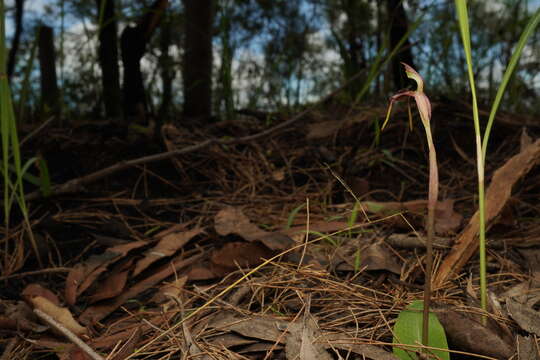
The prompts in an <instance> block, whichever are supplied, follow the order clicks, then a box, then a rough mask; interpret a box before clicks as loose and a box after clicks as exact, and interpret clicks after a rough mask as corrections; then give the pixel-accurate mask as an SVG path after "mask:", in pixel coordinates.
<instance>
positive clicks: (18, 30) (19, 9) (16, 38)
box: [7, 0, 24, 80]
mask: <svg viewBox="0 0 540 360" xmlns="http://www.w3.org/2000/svg"><path fill="white" fill-rule="evenodd" d="M23 14H24V0H15V33H14V34H13V40H12V41H11V49H9V58H8V64H7V73H8V78H9V79H10V80H11V77H12V76H13V71H14V70H15V63H16V57H17V51H19V44H20V41H21V34H22V32H23V21H22V20H23Z"/></svg>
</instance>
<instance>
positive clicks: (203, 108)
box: [183, 0, 215, 119]
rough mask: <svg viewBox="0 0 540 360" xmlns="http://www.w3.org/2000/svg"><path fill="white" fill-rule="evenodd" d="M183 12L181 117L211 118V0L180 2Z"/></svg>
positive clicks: (213, 2)
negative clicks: (183, 40)
mask: <svg viewBox="0 0 540 360" xmlns="http://www.w3.org/2000/svg"><path fill="white" fill-rule="evenodd" d="M183 2H184V9H185V19H186V20H185V33H186V34H185V36H186V38H185V49H184V66H183V70H184V71H183V75H184V115H185V116H186V117H190V118H201V119H209V118H210V116H211V115H212V27H213V20H214V8H215V0H207V1H201V0H183Z"/></svg>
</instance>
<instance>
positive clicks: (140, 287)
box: [79, 254, 203, 325]
mask: <svg viewBox="0 0 540 360" xmlns="http://www.w3.org/2000/svg"><path fill="white" fill-rule="evenodd" d="M202 256H203V255H202V254H198V255H194V256H192V257H190V258H187V259H184V258H183V257H182V256H179V257H178V258H177V259H175V260H173V261H171V263H170V264H166V265H163V266H162V267H161V268H159V269H157V270H156V272H155V273H154V274H153V275H150V276H148V277H147V278H145V279H143V280H141V281H139V282H138V283H137V284H135V285H133V286H132V287H131V288H129V289H127V290H126V291H124V292H123V293H122V294H121V295H120V296H118V297H116V298H115V299H114V300H112V301H110V302H108V303H105V304H98V305H94V306H91V307H89V308H87V309H86V310H85V311H84V312H83V313H82V314H81V316H79V321H80V322H81V323H83V324H85V325H88V324H93V323H94V322H96V321H100V320H101V319H103V318H105V317H106V316H108V315H109V314H110V313H111V312H113V311H114V310H116V309H117V308H118V307H120V306H121V305H122V304H123V303H124V302H126V301H127V300H128V299H131V298H133V297H135V296H137V295H138V294H140V293H141V292H143V291H145V290H147V289H149V288H151V287H154V286H156V285H157V284H158V283H159V282H161V281H163V280H165V279H166V278H168V277H169V276H171V275H173V274H175V273H176V272H178V271H180V270H181V269H183V268H185V267H187V266H189V265H192V264H193V263H195V262H196V261H198V260H200V259H201V258H202Z"/></svg>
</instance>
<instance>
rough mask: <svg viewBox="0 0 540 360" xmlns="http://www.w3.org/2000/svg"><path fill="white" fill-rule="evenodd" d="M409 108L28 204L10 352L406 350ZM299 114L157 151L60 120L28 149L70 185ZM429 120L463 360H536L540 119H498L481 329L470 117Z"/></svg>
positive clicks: (413, 237)
mask: <svg viewBox="0 0 540 360" xmlns="http://www.w3.org/2000/svg"><path fill="white" fill-rule="evenodd" d="M399 109H400V110H399V111H396V112H395V115H393V118H392V119H391V121H390V123H389V126H388V128H387V129H385V131H384V132H382V133H381V132H379V131H378V130H377V126H376V123H377V122H376V121H375V120H378V121H379V122H378V124H379V125H380V124H381V123H380V121H382V120H383V119H384V116H385V114H386V108H384V107H380V108H379V107H369V108H361V109H356V110H354V111H352V110H350V109H347V108H344V107H342V106H339V105H332V104H327V105H325V108H324V109H315V110H313V111H310V112H309V113H308V114H306V115H305V116H304V117H302V118H301V119H299V120H298V121H296V122H294V123H292V124H290V126H287V127H283V128H281V129H279V130H277V131H276V132H274V133H272V134H268V135H266V136H262V137H260V138H258V139H256V140H254V141H247V142H243V143H236V144H235V143H227V144H221V143H217V142H216V143H210V144H208V146H204V147H201V148H199V149H197V150H196V151H189V152H185V153H184V154H181V155H178V156H175V157H170V158H167V159H164V160H161V161H141V162H138V163H136V165H135V166H130V167H129V168H128V169H124V170H121V171H111V172H110V173H107V174H103V173H102V174H101V176H96V177H95V178H93V179H92V181H88V182H87V183H85V184H84V187H81V188H79V189H77V191H70V192H68V191H66V192H65V193H63V194H57V195H55V196H52V197H49V198H34V199H33V200H31V201H30V208H31V214H30V220H31V224H32V232H33V236H34V238H35V241H36V243H37V245H38V246H37V247H38V249H37V253H38V254H39V256H37V255H36V251H33V250H32V246H31V241H29V236H28V234H27V233H26V232H25V231H24V228H23V226H22V225H19V226H18V227H14V228H12V229H10V236H9V238H7V237H6V239H5V240H4V244H3V245H2V246H3V249H4V250H3V251H4V252H3V255H2V256H3V259H2V261H3V263H4V269H3V274H0V279H1V280H2V285H3V289H2V291H1V293H0V297H1V299H0V348H1V349H3V351H4V354H3V355H2V356H1V357H0V359H1V360H4V359H34V358H38V357H39V358H43V359H48V358H55V357H56V356H58V357H59V358H61V359H90V358H92V357H91V356H94V358H107V359H161V358H163V359H169V358H171V359H173V358H178V359H187V358H189V359H291V360H292V359H302V360H303V359H315V358H316V359H377V360H380V359H382V360H385V359H397V358H398V357H396V355H394V354H393V353H392V341H393V336H394V335H395V333H393V326H394V324H395V322H396V319H397V317H398V315H399V314H400V312H402V311H403V309H404V308H405V307H406V306H407V305H409V304H410V303H411V302H412V301H413V300H421V299H422V298H423V284H424V263H425V251H424V234H425V230H424V222H425V221H424V219H425V213H426V200H427V190H428V157H427V146H426V141H425V135H424V129H423V128H422V127H421V125H420V123H419V122H417V123H415V126H414V127H413V129H412V130H411V129H409V125H408V120H407V115H406V113H407V112H406V109H405V106H400V108H399ZM481 115H482V116H484V117H485V113H481ZM280 117H281V118H280ZM288 118H290V116H287V115H285V114H282V115H277V114H276V115H274V116H272V117H268V118H266V120H261V119H257V118H256V117H253V116H249V115H241V116H239V118H238V119H235V120H234V121H230V122H227V121H222V122H216V123H212V124H209V125H207V126H201V124H199V123H195V122H191V123H190V122H183V123H180V124H177V127H174V126H171V125H169V126H167V127H165V128H164V129H163V130H162V134H161V135H162V138H161V141H160V142H161V143H160V142H156V141H154V140H152V139H151V138H149V137H144V136H138V137H133V136H128V137H127V138H122V137H117V136H114V135H111V134H110V133H109V132H107V131H106V130H107V124H102V125H99V124H94V123H91V122H89V123H87V124H80V125H78V126H76V127H72V128H70V129H65V128H58V127H55V126H53V125H51V126H50V127H49V128H47V129H45V130H43V131H42V133H38V134H37V135H35V136H34V137H32V138H31V139H30V140H29V141H28V142H27V143H26V144H25V145H24V148H23V150H24V152H25V153H26V154H28V155H29V156H32V155H35V154H36V152H39V153H40V154H41V156H43V157H44V158H45V159H46V160H47V162H48V164H49V172H50V174H51V178H52V182H53V183H54V184H63V183H65V182H66V181H68V180H71V179H76V178H80V177H82V176H85V175H88V174H92V173H94V172H99V171H100V170H102V169H104V168H107V167H108V166H114V165H115V164H120V166H121V164H125V162H126V161H127V160H131V159H137V158H143V157H145V156H148V155H151V154H155V153H158V152H162V151H166V150H174V149H184V148H186V147H189V146H192V145H196V144H199V143H201V142H204V141H206V140H208V139H211V138H218V139H234V138H238V137H242V136H247V135H250V134H256V133H258V132H261V131H263V130H264V129H266V128H268V126H272V125H276V124H278V123H280V122H282V121H284V120H286V119H288ZM416 121H418V120H417V119H415V122H416ZM432 121H433V124H432V127H433V130H434V139H435V146H436V149H437V155H438V160H439V177H440V191H439V203H438V205H437V214H436V233H437V236H436V239H435V245H436V246H435V251H434V252H435V262H434V264H435V266H434V271H433V273H434V280H433V288H434V289H433V290H434V291H433V302H432V304H433V311H434V313H435V314H437V317H438V318H439V320H440V322H441V323H442V325H443V327H444V328H445V331H446V336H447V337H448V341H449V347H450V351H451V358H452V359H510V358H512V359H539V356H540V355H539V354H540V352H539V351H538V344H539V342H538V338H537V337H538V336H540V313H538V312H537V306H538V303H539V300H540V297H539V295H540V293H539V291H538V290H539V284H540V262H539V261H538V260H539V258H540V220H539V219H540V207H539V206H538V198H539V195H540V171H539V168H538V167H537V166H535V165H536V161H537V159H540V156H539V153H540V143H539V142H535V141H534V140H531V139H537V138H538V135H539V134H540V123H539V122H538V119H533V118H532V117H528V116H521V115H515V114H505V113H501V114H500V116H498V118H497V120H496V122H495V127H494V132H493V134H492V137H491V140H490V146H489V148H488V158H487V160H486V174H487V179H486V183H487V185H488V192H487V201H488V204H487V206H488V224H489V232H488V244H487V256H488V257H487V258H488V264H487V266H488V273H489V274H488V285H489V307H490V310H489V314H488V315H487V322H488V325H487V326H483V325H482V319H483V316H482V315H483V313H482V311H481V310H480V305H479V296H480V295H479V278H478V260H477V258H478V256H477V252H476V245H475V244H476V240H475V239H476V237H475V236H476V233H477V228H478V225H477V220H476V217H474V216H473V215H474V213H475V211H476V208H477V196H476V193H477V176H476V174H477V172H476V163H475V157H474V154H475V143H474V133H473V123H472V119H471V110H470V109H469V108H468V107H467V106H466V105H463V104H451V105H449V104H442V103H439V104H435V105H434V110H433V120H432ZM113 169H118V167H116V168H114V167H113ZM3 230H4V233H5V229H3ZM472 240H474V241H472ZM4 245H5V246H4ZM456 254H457V255H456ZM40 264H41V265H40ZM32 309H34V312H32ZM36 309H37V310H38V311H36ZM36 313H37V314H38V316H39V314H42V313H46V314H49V315H50V316H52V317H53V319H56V321H58V322H60V323H61V324H62V325H63V327H64V329H60V330H54V329H51V325H50V322H43V321H39V319H37V318H36ZM484 319H485V318H484ZM45 325H47V326H45ZM411 326H412V328H411V329H413V330H414V326H413V325H411ZM66 327H67V328H68V329H70V330H71V331H72V332H74V333H75V334H76V335H77V337H78V339H79V340H80V341H81V342H82V343H84V344H87V345H88V346H89V347H90V349H94V350H95V351H96V353H95V354H94V355H92V351H91V350H89V349H86V350H81V349H80V347H79V346H77V345H75V344H74V342H77V340H76V339H75V340H73V339H72V340H68V339H67V338H66V337H65V334H66V330H65V328H66ZM413 330H411V331H413ZM397 342H399V339H397ZM79 345H81V344H79ZM422 356H425V357H426V358H427V357H429V356H427V355H422ZM432 358H434V357H432Z"/></svg>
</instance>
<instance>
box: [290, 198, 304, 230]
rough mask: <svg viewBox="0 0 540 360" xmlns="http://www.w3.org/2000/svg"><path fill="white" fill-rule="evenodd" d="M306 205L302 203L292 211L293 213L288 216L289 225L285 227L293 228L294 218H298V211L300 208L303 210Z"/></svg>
mask: <svg viewBox="0 0 540 360" xmlns="http://www.w3.org/2000/svg"><path fill="white" fill-rule="evenodd" d="M305 206H306V204H300V205H298V206H297V207H295V208H294V209H293V210H292V211H291V213H290V214H289V216H288V217H287V226H286V227H285V229H290V228H291V226H292V224H293V222H294V219H295V218H296V215H298V212H299V211H300V210H302V209H303V208H304V207H305Z"/></svg>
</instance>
